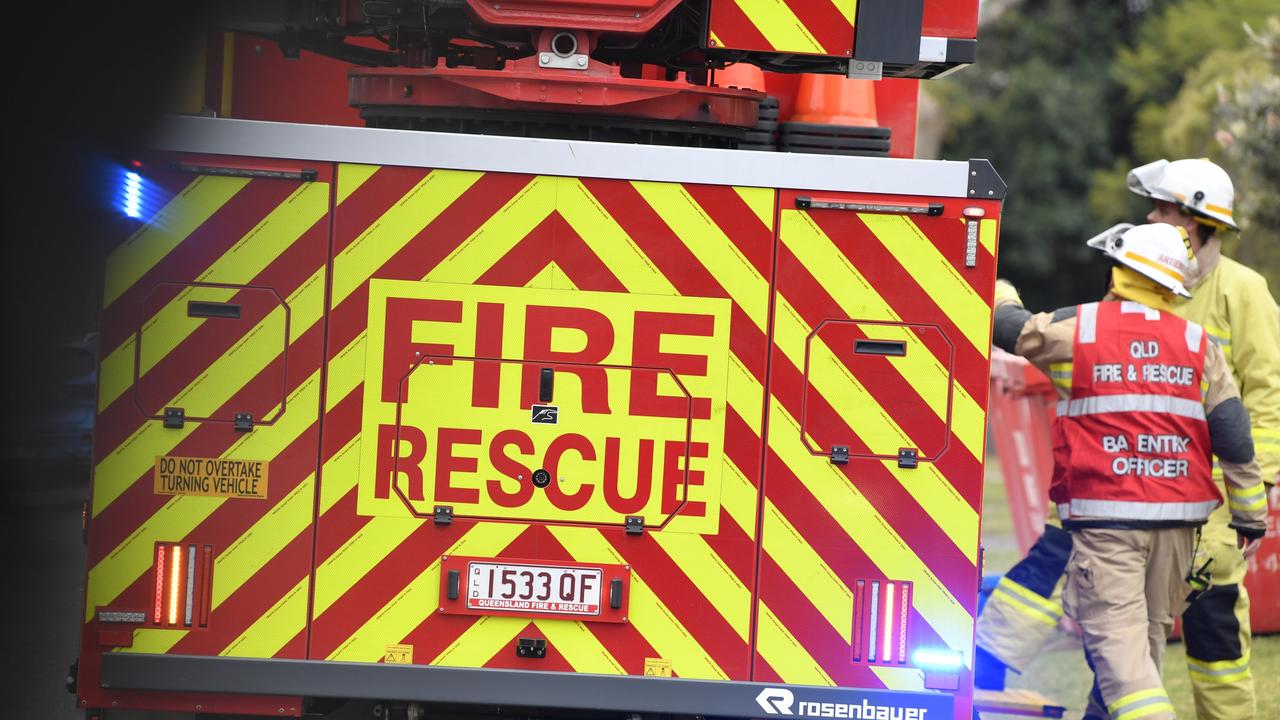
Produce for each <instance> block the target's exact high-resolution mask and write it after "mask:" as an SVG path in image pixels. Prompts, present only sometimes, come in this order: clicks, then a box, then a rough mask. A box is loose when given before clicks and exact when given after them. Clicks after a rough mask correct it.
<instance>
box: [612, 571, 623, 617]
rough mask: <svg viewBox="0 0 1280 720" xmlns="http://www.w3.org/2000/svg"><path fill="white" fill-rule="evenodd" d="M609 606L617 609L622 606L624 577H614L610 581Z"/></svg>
mask: <svg viewBox="0 0 1280 720" xmlns="http://www.w3.org/2000/svg"><path fill="white" fill-rule="evenodd" d="M609 607H611V608H613V609H614V610H617V609H618V608H620V607H622V579H621V578H613V579H612V580H610V581H609Z"/></svg>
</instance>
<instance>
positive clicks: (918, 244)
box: [858, 213, 991, 357]
mask: <svg viewBox="0 0 1280 720" xmlns="http://www.w3.org/2000/svg"><path fill="white" fill-rule="evenodd" d="M858 217H859V218H860V219H861V220H862V222H864V223H866V225H867V227H868V228H870V230H871V233H872V234H873V235H875V236H876V239H877V240H879V241H880V243H881V244H882V245H884V247H885V249H886V250H888V251H889V253H890V254H891V255H893V256H894V257H895V258H897V259H898V261H899V262H900V263H902V266H903V267H904V268H905V267H908V262H909V263H910V272H911V274H912V276H913V277H915V278H916V281H917V282H919V283H920V287H921V288H922V289H923V290H924V291H925V292H926V293H928V294H929V296H930V297H932V298H933V300H934V302H935V303H937V305H938V307H939V309H941V310H942V311H943V312H944V313H946V315H947V317H949V318H951V322H953V323H954V324H955V326H956V327H957V328H959V329H960V332H961V334H963V335H964V336H965V337H966V338H967V339H968V340H969V342H970V343H971V344H972V345H973V346H974V348H976V349H977V350H978V352H979V353H981V354H982V356H983V357H986V356H987V353H988V352H989V351H990V345H991V308H990V307H989V306H988V305H987V304H986V303H985V302H983V300H982V298H981V297H980V296H979V295H978V294H977V293H976V292H974V291H973V288H972V287H970V285H969V283H968V282H967V281H966V280H965V279H964V278H963V277H961V276H960V273H959V272H958V271H957V270H956V269H955V267H954V266H953V265H952V264H951V263H950V262H948V261H947V259H946V257H944V256H943V255H942V253H941V252H939V251H938V248H937V247H936V246H934V244H933V242H932V241H930V240H929V237H928V236H927V235H925V234H924V233H923V232H921V230H920V228H919V226H917V225H916V224H915V222H913V221H912V220H911V218H908V217H905V216H899V215H874V214H871V213H859V214H858Z"/></svg>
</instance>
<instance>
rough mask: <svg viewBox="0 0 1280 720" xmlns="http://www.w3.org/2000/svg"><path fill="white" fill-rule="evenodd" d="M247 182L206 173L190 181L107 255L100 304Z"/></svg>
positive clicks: (120, 292) (143, 272) (130, 283)
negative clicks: (149, 219) (144, 223)
mask: <svg viewBox="0 0 1280 720" xmlns="http://www.w3.org/2000/svg"><path fill="white" fill-rule="evenodd" d="M248 184H249V179H248V178H233V177H211V176H207V175H201V176H199V177H197V178H196V179H195V180H192V181H191V183H190V184H189V185H187V186H186V187H185V188H183V190H182V192H180V193H178V194H177V195H176V196H174V198H173V199H172V200H170V201H169V203H168V204H167V205H165V206H164V207H163V208H161V210H160V212H158V213H156V215H155V217H154V218H152V219H151V221H149V222H148V223H147V224H146V225H144V226H143V227H141V228H139V229H138V231H137V232H135V233H134V234H133V236H132V237H130V238H129V239H128V240H126V241H125V242H124V243H123V244H121V245H120V247H118V248H116V249H115V250H113V251H112V252H111V254H110V255H109V256H107V272H106V282H105V284H104V286H103V298H102V306H103V307H104V308H105V307H110V305H111V303H113V302H115V301H116V298H118V297H120V296H121V295H123V294H124V293H125V291H126V290H128V289H129V288H131V287H133V284H134V283H136V282H138V280H140V279H142V276H143V275H146V274H147V272H148V271H149V270H151V268H153V267H155V266H156V263H159V262H160V261H161V260H163V259H164V257H165V256H166V255H168V254H169V253H170V252H171V251H172V250H173V249H174V248H176V247H178V245H180V244H181V243H182V241H183V240H185V239H186V238H187V236H188V235H190V234H191V233H193V232H195V230H196V228H198V227H200V226H201V225H203V224H204V222H205V221H206V220H208V219H209V218H210V217H212V216H213V214H214V213H216V212H217V211H218V209H219V208H221V207H222V206H223V205H226V204H227V201H229V200H231V198H232V197H234V196H235V194H236V193H238V192H240V191H241V190H243V189H244V186H245V185H248Z"/></svg>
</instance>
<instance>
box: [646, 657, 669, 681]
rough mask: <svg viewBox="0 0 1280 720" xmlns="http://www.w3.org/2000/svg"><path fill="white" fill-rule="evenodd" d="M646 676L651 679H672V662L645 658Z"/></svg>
mask: <svg viewBox="0 0 1280 720" xmlns="http://www.w3.org/2000/svg"><path fill="white" fill-rule="evenodd" d="M644 674H645V675H648V676H650V677H671V661H670V660H663V659H662V658H645V659H644Z"/></svg>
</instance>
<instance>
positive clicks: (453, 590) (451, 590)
mask: <svg viewBox="0 0 1280 720" xmlns="http://www.w3.org/2000/svg"><path fill="white" fill-rule="evenodd" d="M447 577H448V583H449V584H448V585H447V586H446V587H445V596H446V597H448V598H449V599H450V600H457V599H458V592H459V591H460V590H461V589H462V573H460V572H458V571H457V570H450V571H449V575H448V576H447Z"/></svg>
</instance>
